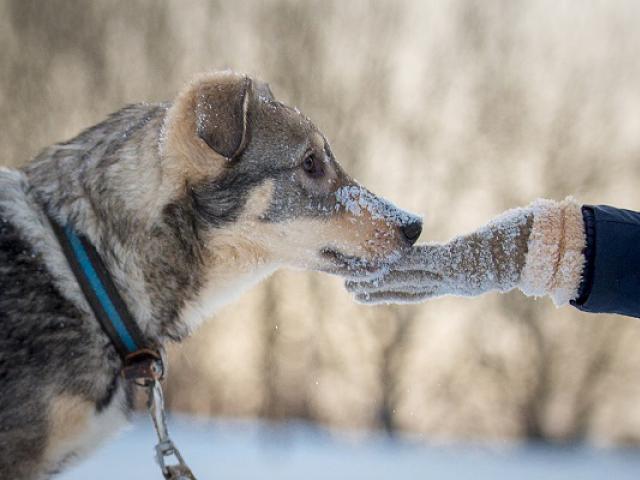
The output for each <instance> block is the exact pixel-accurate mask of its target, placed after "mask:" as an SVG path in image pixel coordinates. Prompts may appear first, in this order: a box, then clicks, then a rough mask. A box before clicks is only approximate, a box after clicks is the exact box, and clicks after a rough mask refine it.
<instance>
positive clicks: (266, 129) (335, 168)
mask: <svg viewBox="0 0 640 480" xmlns="http://www.w3.org/2000/svg"><path fill="white" fill-rule="evenodd" d="M345 192H347V194H345ZM356 204H358V205H360V207H359V208H357V209H356V208H354V205H356ZM46 214H48V215H50V216H51V217H53V218H55V219H56V221H57V222H59V223H60V224H69V225H71V226H72V227H73V228H74V229H75V230H76V231H77V232H79V233H81V234H83V235H85V236H86V237H87V238H88V239H89V240H90V241H91V242H92V243H93V244H94V245H95V247H96V248H97V250H98V252H99V253H100V255H101V256H102V258H103V260H104V262H105V264H106V266H107V268H108V270H109V272H110V274H111V276H112V277H113V279H114V281H115V283H116V285H117V287H118V289H119V291H120V294H121V295H122V297H123V299H124V300H125V302H126V303H127V304H128V306H129V308H130V310H131V311H132V313H133V315H134V317H135V319H136V321H137V322H138V324H139V325H140V328H141V329H142V331H143V332H144V334H145V335H146V336H147V337H149V338H150V339H151V340H155V341H157V342H159V343H164V342H167V341H171V340H172V341H180V340H181V339H183V338H184V337H185V336H187V335H189V334H190V333H191V332H192V331H193V330H194V329H195V328H196V327H197V326H198V325H199V324H200V323H201V322H202V321H203V320H205V319H206V318H207V317H209V316H211V315H212V314H213V313H214V312H215V311H216V310H217V309H218V308H219V307H220V306H222V305H224V304H225V303H228V302H229V301H231V300H232V299H234V298H236V297H237V296H238V295H239V294H240V293H241V292H242V291H243V290H244V289H246V288H247V287H248V286H250V285H252V284H255V283H256V282H258V281H260V280H261V279H263V278H265V277H266V276H267V275H269V274H270V273H271V272H273V271H274V270H275V269H277V268H279V267H282V266H290V267H295V268H306V269H312V270H319V271H325V272H329V273H333V274H339V275H342V276H344V277H346V278H370V277H372V276H375V275H378V274H379V273H380V272H382V271H384V270H385V268H387V265H388V264H389V263H390V262H391V261H393V260H394V259H395V258H397V257H399V256H400V255H401V254H402V253H403V252H405V251H406V250H407V249H408V248H409V247H410V246H411V245H412V244H413V243H414V242H415V240H416V239H417V237H418V236H419V234H420V229H421V222H420V220H419V219H418V218H416V217H415V216H412V215H410V214H407V213H405V212H401V211H400V210H398V209H396V208H395V207H393V206H392V205H390V204H389V203H388V202H385V201H384V200H382V199H380V198H378V197H376V196H374V195H373V194H371V193H370V192H369V191H368V190H366V189H364V188H363V187H361V186H360V185H358V184H357V183H356V182H355V181H354V180H353V179H351V178H350V177H349V176H348V175H347V174H346V173H345V172H344V171H343V170H342V168H341V167H340V165H339V164H338V163H337V162H336V160H335V158H334V156H333V153H332V152H331V148H330V146H329V143H328V142H327V140H326V139H325V137H324V135H322V133H320V132H319V131H318V129H317V128H316V127H315V126H314V125H313V124H312V123H311V122H310V121H309V120H308V119H307V118H306V117H304V116H303V115H302V114H300V112H298V111H297V110H296V109H292V108H290V107H287V106H285V105H283V104H282V103H280V102H277V101H276V100H275V99H274V98H273V96H272V94H271V92H270V91H269V88H268V87H267V86H266V85H265V84H263V83H261V82H258V81H255V80H252V79H250V78H248V77H246V76H244V75H238V74H235V73H232V72H221V73H213V74H207V75H203V76H201V77H198V78H197V79H196V80H194V81H193V82H192V83H190V84H189V85H188V86H187V87H186V88H185V89H184V91H182V93H180V94H179V95H178V96H177V97H176V98H175V99H174V101H172V102H170V103H162V104H138V105H132V106H129V107H126V108H124V109H122V110H120V111H118V112H116V113H114V114H112V115H111V116H109V118H107V119H106V120H105V121H104V122H102V123H99V124H98V125H95V126H93V127H91V128H88V129H87V130H85V131H83V132H82V133H80V134H79V135H78V136H76V137H74V138H73V139H71V140H69V141H66V142H62V143H59V144H56V145H53V146H51V147H48V148H46V149H44V151H43V152H42V153H41V154H40V155H38V157H36V158H35V159H34V160H33V161H32V162H31V163H29V164H28V165H26V166H25V167H24V168H23V169H21V170H8V169H0V328H1V329H2V334H1V335H0V478H20V479H44V478H48V477H49V476H51V475H52V474H53V473H55V472H57V471H60V470H61V469H63V468H64V467H65V466H66V465H68V464H69V463H71V462H72V461H73V460H75V459H77V458H79V457H81V456H82V455H83V454H85V453H86V452H88V451H90V450H91V449H93V448H94V447H95V446H96V445H98V444H99V443H100V442H101V441H103V440H104V439H105V438H106V437H108V435H109V434H110V433H111V432H113V431H115V430H117V429H118V427H119V426H120V425H122V424H123V423H125V422H126V420H127V416H128V412H129V410H130V406H131V405H130V404H131V402H130V399H131V394H130V393H131V392H130V388H129V386H128V385H126V384H125V382H124V381H123V380H122V379H121V378H120V376H119V369H120V367H121V362H120V359H119V357H118V355H117V354H116V351H115V350H114V348H113V346H112V345H111V343H110V341H109V339H108V338H107V336H106V335H105V334H104V332H103V331H102V330H101V328H100V326H99V324H98V323H97V320H96V319H95V318H94V317H93V315H92V313H91V311H90V309H89V307H88V304H87V302H86V300H85V299H84V297H83V295H82V293H81V291H80V288H79V286H78V284H77V283H76V280H75V279H74V277H73V274H72V272H71V270H70V268H69V267H68V265H67V261H66V259H65V257H64V255H63V254H62V252H61V249H60V247H59V245H58V243H57V241H56V238H55V237H54V234H53V232H52V230H51V227H50V225H49V223H48V220H47V218H46ZM174 374H178V373H177V372H174Z"/></svg>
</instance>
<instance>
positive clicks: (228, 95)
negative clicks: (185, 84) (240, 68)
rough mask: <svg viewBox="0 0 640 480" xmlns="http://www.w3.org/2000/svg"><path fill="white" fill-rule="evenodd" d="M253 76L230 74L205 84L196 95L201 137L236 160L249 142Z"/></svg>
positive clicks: (216, 150) (198, 126) (197, 119)
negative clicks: (248, 126)
mask: <svg viewBox="0 0 640 480" xmlns="http://www.w3.org/2000/svg"><path fill="white" fill-rule="evenodd" d="M251 84H252V82H251V79H250V78H249V77H247V76H239V75H230V76H228V77H226V78H222V79H220V80H219V81H217V82H215V83H205V84H203V85H202V86H201V87H200V89H199V91H198V93H197V98H196V112H195V113H196V124H197V128H198V136H199V137H200V138H201V139H202V140H204V141H205V142H206V144H207V145H209V147H210V148H211V149H213V150H214V151H215V152H216V153H218V154H220V155H222V156H223V157H226V158H227V159H229V160H233V159H234V158H236V157H237V156H238V155H240V154H241V153H242V151H243V150H244V147H245V145H246V143H247V113H248V109H249V103H250V97H251V90H252V89H251Z"/></svg>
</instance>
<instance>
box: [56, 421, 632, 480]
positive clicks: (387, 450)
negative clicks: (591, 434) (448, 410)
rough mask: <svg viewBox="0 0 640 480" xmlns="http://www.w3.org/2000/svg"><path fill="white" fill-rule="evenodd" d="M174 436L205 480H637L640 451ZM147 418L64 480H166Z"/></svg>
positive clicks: (240, 431)
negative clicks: (154, 450) (161, 470)
mask: <svg viewBox="0 0 640 480" xmlns="http://www.w3.org/2000/svg"><path fill="white" fill-rule="evenodd" d="M170 430H171V432H172V434H173V437H174V439H175V441H176V443H177V444H178V445H179V447H180V448H181V449H182V452H183V454H184V456H185V458H186V459H187V461H188V462H189V463H190V464H191V466H192V468H193V470H194V473H195V474H196V475H197V476H198V479H199V480H208V479H229V480H230V479H263V478H264V479H278V480H279V479H282V480H288V479H291V480H293V479H295V480H300V479H305V480H316V479H318V480H319V479H332V480H338V479H345V480H346V479H349V480H354V479H367V480H377V479H394V480H395V479H412V480H413V479H438V480H447V479H455V480H464V479H473V480H485V479H486V480H489V479H491V480H500V479H509V480H512V479H518V480H529V479H531V480H534V479H535V480H555V479H558V480H560V479H562V480H565V479H580V480H590V479H616V480H625V479H637V478H640V477H638V475H639V473H638V472H640V451H633V450H626V451H621V450H596V449H590V448H586V447H572V448H553V447H546V446H533V445H532V446H527V447H513V448H487V447H484V448H479V447H455V448H454V447H428V446H424V445H423V444H417V443H412V442H407V441H401V440H393V439H389V438H386V437H384V436H372V437H366V438H361V439H358V440H354V439H353V438H347V437H344V436H336V435H331V434H329V433H328V432H327V431H325V430H322V429H319V428H317V427H314V426H311V425H308V424H302V423H295V424H289V425H288V426H272V425H269V424H264V423H258V422H241V421H196V420H194V419H190V418H185V417H172V418H171V420H170ZM153 441H154V438H153V431H152V427H151V423H150V422H149V421H148V419H147V418H146V417H140V418H138V419H137V420H136V421H135V422H134V425H133V427H132V428H131V429H129V430H128V431H126V432H124V433H123V434H121V435H120V436H119V437H117V438H115V439H114V440H112V441H111V442H109V444H108V445H107V446H105V447H103V448H102V449H101V450H99V451H98V452H97V454H95V455H93V456H92V457H91V458H90V459H88V460H86V461H85V462H84V463H81V464H80V465H78V466H77V467H75V468H73V469H71V470H69V471H67V472H66V473H65V474H63V475H61V476H59V477H58V480H86V479H91V480H103V479H104V480H107V479H109V480H113V479H114V478H117V479H160V478H161V476H160V474H159V471H158V470H157V466H156V465H155V463H154V460H153V458H152V445H153Z"/></svg>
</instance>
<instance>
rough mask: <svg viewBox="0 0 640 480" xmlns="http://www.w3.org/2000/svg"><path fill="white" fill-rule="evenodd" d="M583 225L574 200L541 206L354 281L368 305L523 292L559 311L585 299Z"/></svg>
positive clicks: (415, 251) (351, 286) (423, 248)
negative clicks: (577, 299)
mask: <svg viewBox="0 0 640 480" xmlns="http://www.w3.org/2000/svg"><path fill="white" fill-rule="evenodd" d="M584 248H585V232H584V222H583V218H582V212H581V207H580V205H578V204H577V203H576V202H575V201H574V200H573V199H571V198H567V199H565V200H564V201H562V202H556V201H552V200H537V201H535V202H533V203H532V204H530V205H529V206H528V207H525V208H517V209H514V210H509V211H507V212H505V213H503V214H502V215H500V216H498V217H497V218H495V219H493V220H492V221H490V222H489V223H488V224H487V225H486V226H484V227H482V228H480V229H479V230H476V231H475V232H473V233H470V234H468V235H464V236H460V237H456V238H454V239H453V240H451V241H450V242H448V243H446V244H427V245H418V246H415V247H413V248H412V249H411V250H410V251H409V252H408V253H407V254H406V255H404V256H403V257H402V258H401V259H400V260H399V261H398V262H397V263H396V264H394V265H393V266H392V267H391V269H390V271H389V272H388V273H386V274H384V275H383V276H381V277H379V278H376V279H373V280H366V281H348V282H347V283H346V287H347V289H348V290H349V291H350V292H351V293H353V294H354V295H355V298H356V300H357V301H359V302H361V303H369V304H376V303H416V302H422V301H424V300H427V299H429V298H433V297H438V296H442V295H463V296H475V295H480V294H483V293H486V292H490V291H500V292H507V291H509V290H512V289H514V288H519V289H520V290H522V292H524V293H525V295H529V296H543V295H548V296H550V297H551V298H552V299H553V301H554V303H555V304H556V305H558V306H560V305H565V304H567V303H569V301H570V300H572V299H574V298H575V297H576V296H577V294H578V289H579V287H580V281H581V278H582V270H583V267H584V263H585V257H584V254H583V250H584Z"/></svg>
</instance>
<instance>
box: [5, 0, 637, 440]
mask: <svg viewBox="0 0 640 480" xmlns="http://www.w3.org/2000/svg"><path fill="white" fill-rule="evenodd" d="M639 21H640V3H639V2H636V1H635V0H616V1H606V2H605V1H591V0H589V1H581V0H574V1H566V2H557V1H555V0H540V1H536V2H525V1H516V0H451V1H448V2H439V1H419V0H415V1H408V0H407V1H398V0H384V1H362V0H353V1H352V0H350V1H340V0H332V1H328V0H323V1H293V0H269V1H267V0H264V1H258V0H256V1H244V0H243V1H241V0H234V1H227V2H225V1H222V0H220V1H197V0H175V1H160V0H147V1H131V0H108V1H107V0H103V1H100V2H81V1H69V0H66V1H59V0H47V1H35V0H13V1H11V0H2V1H0V46H1V48H0V117H1V118H2V119H3V121H2V128H0V151H1V152H2V159H1V160H0V164H1V165H9V166H19V165H22V164H24V163H25V162H27V161H29V159H31V158H32V157H33V156H34V155H35V154H36V153H37V152H38V151H39V150H40V149H41V148H43V147H44V146H46V145H48V144H51V143H53V142H56V141H59V140H62V139H66V138H68V137H71V136H73V135H75V134H76V133H77V132H78V131H79V130H81V129H82V128H84V127H87V126H89V125H92V124H93V123H96V122H98V121H100V120H101V119H103V118H104V117H105V115H107V114H108V113H110V112H112V111H114V110H117V109H118V108H120V107H121V106H123V105H125V104H127V103H133V102H138V101H149V102H152V101H159V100H166V99H170V98H172V97H173V95H174V94H175V93H176V92H177V91H178V90H179V89H180V88H181V86H182V85H183V84H184V83H185V82H186V81H188V80H189V79H190V77H191V76H192V75H193V74H195V73H198V72H201V71H206V70H213V69H224V68H232V69H234V70H238V71H244V72H248V73H250V74H252V75H254V76H257V77H259V78H262V79H264V80H267V81H268V82H269V83H270V84H271V86H272V89H273V91H274V92H275V94H276V96H277V97H278V98H279V99H281V100H283V101H285V102H287V103H290V104H293V105H296V106H298V107H299V108H300V109H301V110H302V111H304V112H305V113H306V114H307V115H308V116H309V117H310V118H312V119H313V120H314V121H315V122H316V124H317V125H318V126H319V127H320V128H321V129H322V130H323V131H324V132H325V133H326V134H327V135H328V137H329V139H330V140H331V142H332V147H333V149H334V151H335V153H336V155H337V157H338V159H339V160H340V161H341V162H342V163H343V165H344V166H345V167H346V169H347V170H348V171H350V172H352V173H354V174H355V176H356V177H357V178H358V179H359V180H361V181H362V182H363V183H364V184H365V185H367V186H369V187H370V188H371V189H372V190H373V191H375V192H377V193H379V194H382V195H384V196H386V197H388V198H390V199H392V200H394V201H395V202H396V203H398V204H399V205H401V206H402V207H405V208H408V209H411V210H414V211H417V212H420V213H423V214H425V219H426V222H425V231H424V234H423V240H446V239H448V238H449V237H451V236H453V235H455V234H459V233H463V232H466V231H469V230H471V229H473V228H475V227H477V226H479V225H481V224H482V223H484V222H486V221H487V220H488V219H489V218H490V217H492V216H493V215H496V214H498V213H499V212H501V211H502V210H504V209H506V208H510V207H514V206H519V205H524V204H527V203H528V202H530V201H531V200H533V199H534V198H536V197H550V198H556V199H560V198H563V197H564V196H566V195H574V196H575V197H577V198H578V199H579V200H580V201H582V202H585V203H611V204H614V205H616V206H619V207H627V208H632V209H633V208H635V209H640V191H639V184H640V182H639V180H640V29H639V28H638V24H639ZM171 358H172V365H171V375H170V379H169V382H168V401H169V404H170V406H171V407H172V408H173V409H174V410H176V411H185V412H192V413H197V414H200V415H228V416H243V417H253V416H261V417H266V418H270V419H274V420H285V419H289V418H301V419H307V420H311V421H317V422H321V423H324V424H329V425H334V426H338V427H341V428H357V429H385V430H387V431H388V432H391V433H401V432H409V433H413V434H417V435H419V436H421V437H423V438H425V439H428V440H435V441H440V440H448V439H492V440H496V439H518V438H532V439H545V440H553V441H573V440H580V439H587V440H589V441H593V442H596V443H601V444H620V443H625V444H638V443H639V442H640V324H639V323H637V321H634V320H631V319H624V318H616V317H595V316H587V315H586V314H580V313H578V312H577V311H573V310H572V309H570V308H565V309H562V310H556V309H555V308H554V307H553V306H552V305H551V302H550V301H548V300H538V301H534V300H530V299H525V298H524V297H523V296H522V295H520V294H519V293H517V292H513V293H510V294H507V295H502V296H499V295H489V296H485V297H483V298H480V299H440V300H434V301H431V302H429V303H427V304H424V305H420V306H402V307H379V308H370V307H363V306H358V305H355V304H354V303H353V302H352V301H351V298H350V297H349V296H348V295H347V293H346V292H344V291H343V289H342V282H341V281H340V280H339V279H336V278H331V277H328V276H324V275H319V274H311V273H302V272H290V271H283V272H279V273H277V274H276V275H275V276H273V277H272V278H271V279H270V280H268V281H267V282H266V283H264V284H262V285H261V286H260V287H258V288H256V289H255V290H253V291H252V292H250V293H249V294H247V295H245V296H244V297H243V298H242V299H241V300H240V301H239V302H236V303H234V304H233V305H230V306H228V307H227V308H226V309H225V310H224V311H223V312H221V313H220V314H219V315H218V316H217V317H216V318H213V319H211V320H210V321H209V322H208V323H207V324H206V325H205V326H204V327H203V328H201V330H200V331H198V332H197V333H196V335H195V336H194V337H193V338H192V339H190V340H188V341H187V342H185V343H184V344H183V345H180V346H176V347H175V348H172V351H171Z"/></svg>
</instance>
